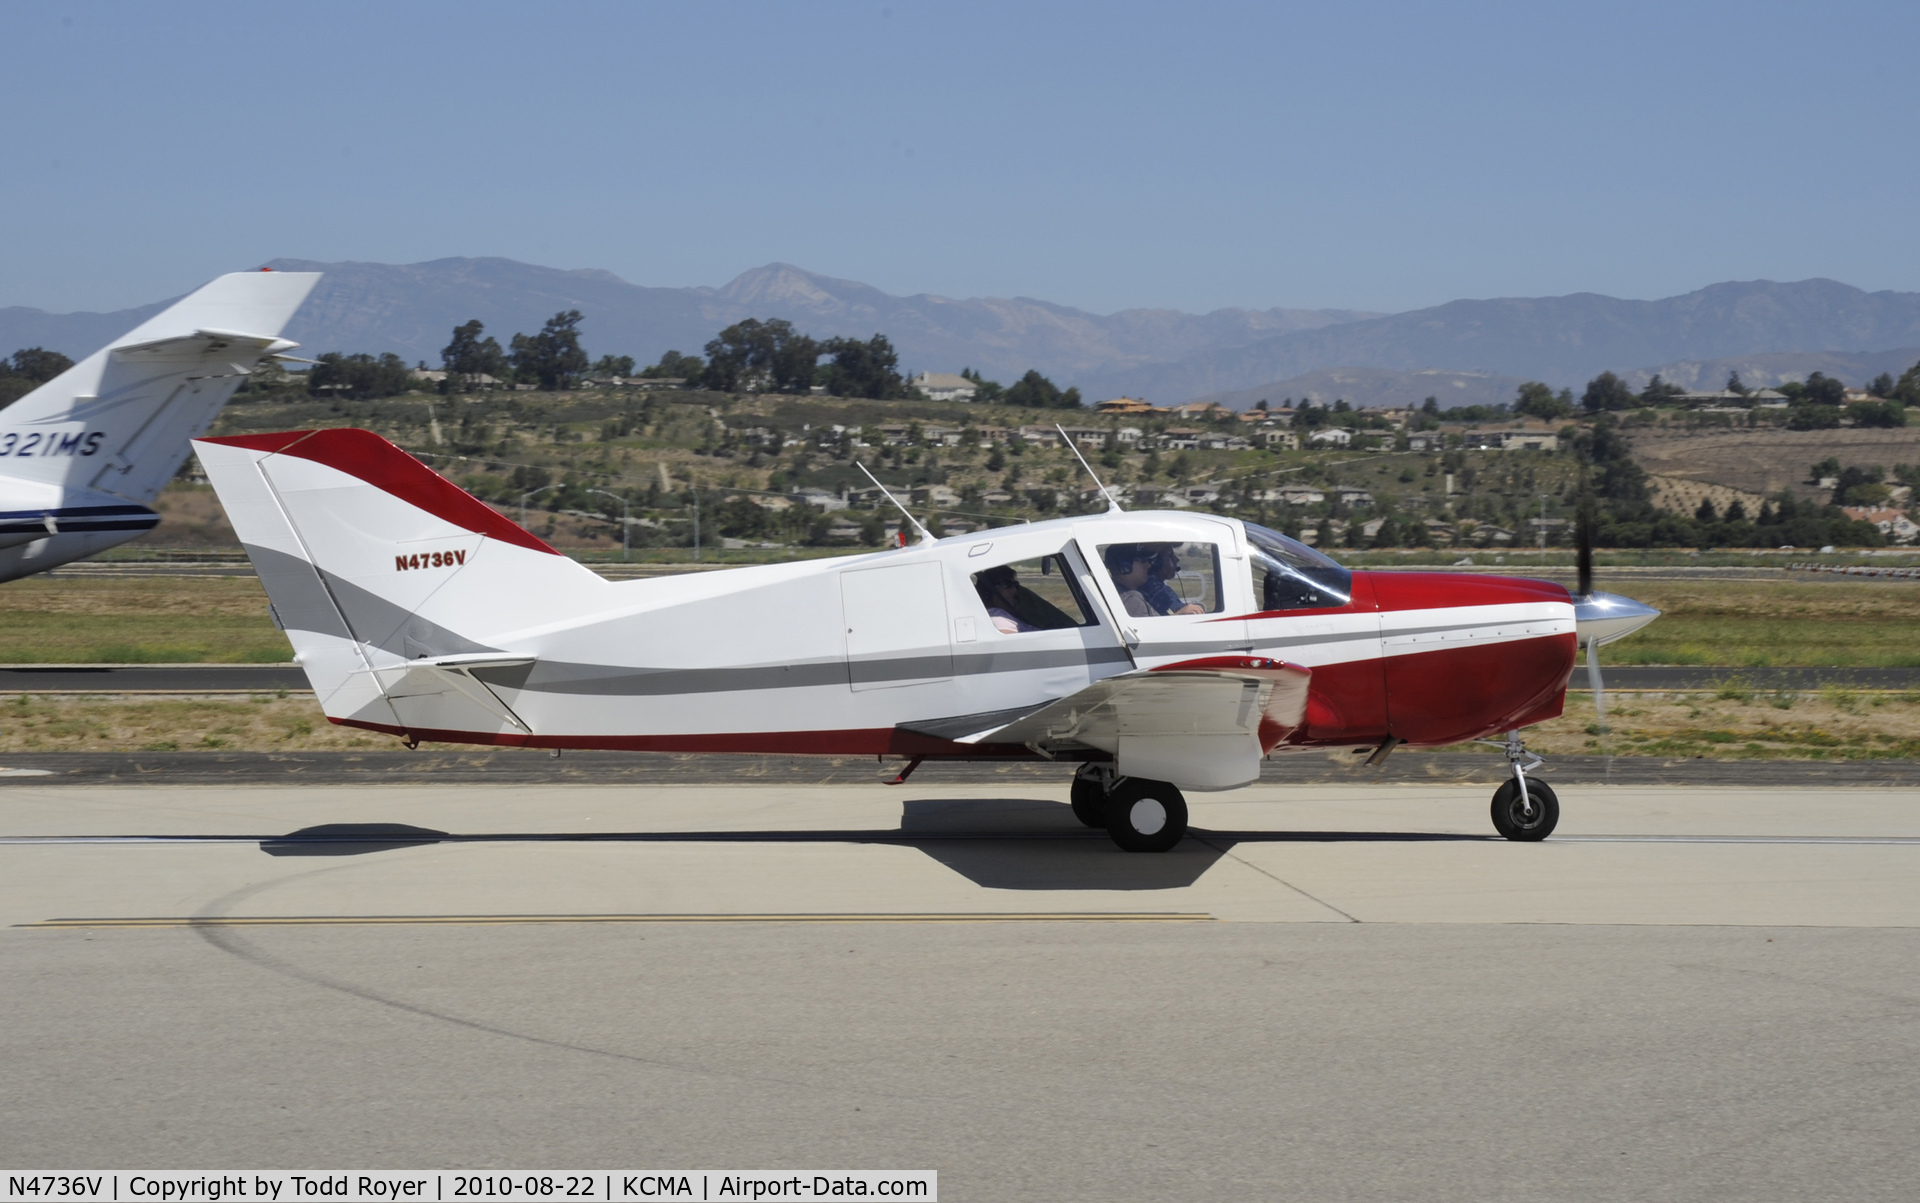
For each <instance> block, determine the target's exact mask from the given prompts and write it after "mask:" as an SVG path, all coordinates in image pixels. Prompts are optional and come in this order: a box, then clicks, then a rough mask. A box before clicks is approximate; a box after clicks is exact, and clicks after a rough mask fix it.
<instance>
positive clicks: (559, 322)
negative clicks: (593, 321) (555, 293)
mask: <svg viewBox="0 0 1920 1203" xmlns="http://www.w3.org/2000/svg"><path fill="white" fill-rule="evenodd" d="M580 320H581V319H580V311H579V310H578V309H568V310H565V311H563V312H560V313H556V314H554V315H553V316H552V317H550V318H548V319H547V324H546V325H545V326H542V327H541V328H540V333H538V334H535V335H533V336H532V337H528V336H527V335H524V334H516V335H514V336H513V357H512V358H513V367H514V370H515V371H516V372H518V373H519V374H520V375H521V377H523V378H526V379H532V380H536V381H538V382H539V384H540V387H541V388H543V389H545V390H546V391H548V392H554V391H557V390H560V389H569V388H572V387H574V386H575V385H576V384H578V383H579V382H580V377H581V375H582V374H583V373H585V372H586V370H587V353H586V352H585V351H583V350H581V349H580Z"/></svg>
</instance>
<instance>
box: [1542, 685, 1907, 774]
mask: <svg viewBox="0 0 1920 1203" xmlns="http://www.w3.org/2000/svg"><path fill="white" fill-rule="evenodd" d="M1527 746H1528V747H1530V748H1533V749H1534V750H1535V751H1538V752H1541V753H1543V754H1549V753H1555V752H1558V753H1561V754H1570V753H1578V754H1600V753H1611V754H1614V755H1622V756H1668V757H1704V758H1706V759H1709V760H1875V759H1893V760H1915V759H1920V693H1870V692H1858V691H1849V690H1844V689H1833V688H1829V689H1823V690H1820V691H1819V692H1818V693H1795V692H1792V691H1790V690H1788V691H1780V692H1773V691H1766V690H1754V689H1750V688H1747V687H1745V686H1742V685H1738V684H1729V685H1727V686H1725V687H1723V688H1721V689H1719V690H1715V691H1711V692H1696V693H1665V694H1652V693H1643V694H1610V695H1609V696H1608V715H1607V724H1606V728H1605V729H1603V728H1602V726H1601V724H1600V722H1599V720H1598V718H1597V717H1596V716H1595V714H1594V710H1593V699H1592V695H1590V694H1586V693H1572V692H1570V693H1568V694H1567V709H1566V713H1565V714H1564V715H1562V716H1561V717H1560V718H1557V719H1555V720H1553V721H1552V722H1548V723H1542V724H1540V725H1539V726H1537V727H1533V728H1531V729H1529V730H1528V732H1527Z"/></svg>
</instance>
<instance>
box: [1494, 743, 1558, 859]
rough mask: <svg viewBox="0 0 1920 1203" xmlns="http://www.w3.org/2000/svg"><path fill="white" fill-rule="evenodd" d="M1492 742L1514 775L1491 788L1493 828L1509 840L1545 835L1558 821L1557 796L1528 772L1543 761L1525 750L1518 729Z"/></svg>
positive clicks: (1532, 838) (1549, 833)
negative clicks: (1502, 739)
mask: <svg viewBox="0 0 1920 1203" xmlns="http://www.w3.org/2000/svg"><path fill="white" fill-rule="evenodd" d="M1485 742H1487V743H1493V741H1492V740H1487V741H1485ZM1494 746H1495V747H1497V748H1499V749H1500V750H1501V751H1502V752H1503V753H1505V755H1506V757H1507V763H1508V764H1509V765H1512V766H1513V776H1511V777H1509V778H1507V780H1506V781H1504V782H1502V783H1501V785H1500V788H1499V789H1497V790H1494V791H1493V829H1494V830H1495V831H1497V832H1499V833H1500V834H1501V835H1502V836H1504V837H1505V838H1507V839H1510V840H1528V841H1531V840H1544V839H1546V838H1547V837H1548V836H1550V835H1552V834H1553V829H1554V827H1555V826H1557V825H1558V824H1559V822H1560V797H1559V795H1557V794H1555V793H1554V792H1553V787H1552V786H1551V785H1548V784H1547V783H1546V782H1544V781H1536V780H1534V779H1533V778H1531V777H1528V776H1527V774H1528V773H1530V772H1532V771H1533V770H1535V769H1537V768H1539V767H1540V766H1541V765H1542V764H1543V763H1545V762H1544V761H1542V760H1541V759H1540V758H1539V757H1538V756H1535V755H1534V754H1533V753H1532V752H1529V751H1527V748H1526V745H1525V744H1523V743H1522V742H1520V733H1519V732H1518V731H1509V732H1507V738H1506V739H1505V740H1504V741H1503V742H1501V743H1498V744H1494Z"/></svg>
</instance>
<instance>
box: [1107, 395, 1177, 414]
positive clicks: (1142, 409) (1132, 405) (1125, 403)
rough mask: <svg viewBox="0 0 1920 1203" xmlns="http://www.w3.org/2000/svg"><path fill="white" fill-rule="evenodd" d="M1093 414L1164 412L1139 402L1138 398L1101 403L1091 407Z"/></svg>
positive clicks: (1118, 398) (1119, 398) (1116, 399)
mask: <svg viewBox="0 0 1920 1203" xmlns="http://www.w3.org/2000/svg"><path fill="white" fill-rule="evenodd" d="M1093 409H1094V412H1095V413H1103V414H1157V413H1162V412H1165V411H1163V410H1158V409H1155V408H1154V407H1153V406H1151V405H1149V404H1147V403H1146V402H1145V401H1142V400H1140V399H1139V398H1138V397H1115V398H1114V399H1113V400H1111V401H1102V402H1100V404H1098V405H1096V406H1094V407H1093Z"/></svg>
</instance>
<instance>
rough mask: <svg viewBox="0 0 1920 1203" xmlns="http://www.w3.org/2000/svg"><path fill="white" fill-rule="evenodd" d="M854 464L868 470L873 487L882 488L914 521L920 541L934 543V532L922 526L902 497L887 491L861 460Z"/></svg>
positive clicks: (889, 498) (910, 520) (914, 527)
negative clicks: (904, 503) (901, 502)
mask: <svg viewBox="0 0 1920 1203" xmlns="http://www.w3.org/2000/svg"><path fill="white" fill-rule="evenodd" d="M853 466H854V467H856V468H858V469H860V470H861V471H862V472H866V473H867V479H868V480H870V481H872V482H873V487H874V488H876V489H878V490H880V492H881V493H882V494H884V495H885V497H886V499H887V500H888V501H891V502H892V503H893V506H894V508H895V509H897V510H899V511H900V512H901V513H902V514H904V515H905V516H906V519H907V521H908V522H911V523H913V529H915V530H917V531H919V532H920V541H921V542H922V543H932V542H935V541H936V540H935V539H934V537H933V532H932V531H930V530H928V529H927V528H926V527H924V526H921V525H920V520H919V519H918V518H915V517H914V516H913V512H912V511H911V510H909V509H907V507H906V506H904V505H901V504H900V499H899V498H898V497H895V496H894V495H893V494H892V493H888V492H887V486H885V485H883V484H881V483H880V478H879V477H877V476H875V475H874V474H873V473H871V472H867V466H866V465H865V464H863V463H861V462H860V461H859V460H855V461H853Z"/></svg>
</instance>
